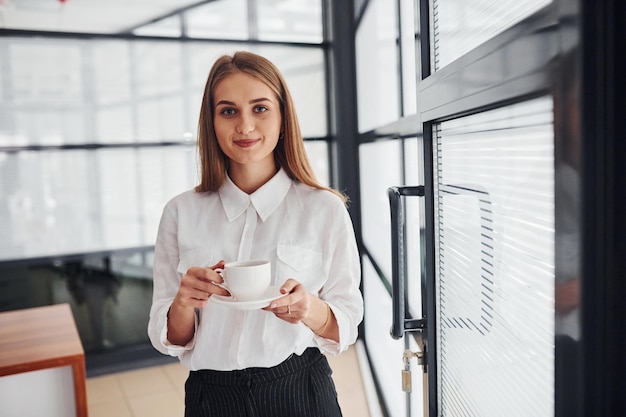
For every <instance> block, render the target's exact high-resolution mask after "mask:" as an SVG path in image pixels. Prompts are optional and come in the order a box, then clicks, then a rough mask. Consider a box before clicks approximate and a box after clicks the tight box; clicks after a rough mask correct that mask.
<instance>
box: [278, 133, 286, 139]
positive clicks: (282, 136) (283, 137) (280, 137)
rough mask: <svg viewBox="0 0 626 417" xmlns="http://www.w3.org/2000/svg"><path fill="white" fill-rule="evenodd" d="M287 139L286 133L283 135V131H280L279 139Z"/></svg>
mask: <svg viewBox="0 0 626 417" xmlns="http://www.w3.org/2000/svg"><path fill="white" fill-rule="evenodd" d="M283 139H285V135H283V132H280V135H278V140H283Z"/></svg>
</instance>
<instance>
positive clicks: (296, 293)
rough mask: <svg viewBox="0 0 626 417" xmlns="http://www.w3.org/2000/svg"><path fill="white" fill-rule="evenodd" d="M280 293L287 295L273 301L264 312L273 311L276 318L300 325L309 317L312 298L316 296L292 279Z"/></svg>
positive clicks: (286, 282)
mask: <svg viewBox="0 0 626 417" xmlns="http://www.w3.org/2000/svg"><path fill="white" fill-rule="evenodd" d="M280 293H281V294H287V295H285V296H284V297H280V298H279V299H278V300H275V301H273V302H272V303H271V304H270V305H269V306H268V307H265V308H264V309H263V310H266V311H271V312H272V313H274V315H275V316H276V317H278V318H279V319H281V320H285V321H288V322H289V323H299V322H301V321H303V320H304V319H306V318H307V317H308V316H309V314H310V311H309V310H310V309H311V298H313V297H314V296H313V295H311V294H309V293H308V292H307V290H306V289H305V288H304V286H303V285H302V284H300V283H299V282H298V281H296V280H295V279H291V278H290V279H288V280H287V281H285V283H284V284H283V286H282V287H280ZM314 298H317V297H314Z"/></svg>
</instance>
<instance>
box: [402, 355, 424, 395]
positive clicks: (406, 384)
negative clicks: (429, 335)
mask: <svg viewBox="0 0 626 417" xmlns="http://www.w3.org/2000/svg"><path fill="white" fill-rule="evenodd" d="M411 358H417V364H418V365H424V353H423V352H413V351H412V350H410V349H406V350H405V351H404V353H403V354H402V362H403V363H404V369H403V370H402V391H404V392H411V390H412V380H411V363H410V362H411Z"/></svg>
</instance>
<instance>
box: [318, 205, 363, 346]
mask: <svg viewBox="0 0 626 417" xmlns="http://www.w3.org/2000/svg"><path fill="white" fill-rule="evenodd" d="M335 218H336V219H339V220H340V221H339V222H338V224H337V226H336V228H337V231H336V232H337V233H336V234H333V235H334V236H333V237H332V238H331V239H329V242H328V243H331V244H330V245H329V249H330V250H329V253H327V254H326V256H329V259H330V260H331V261H330V266H329V269H328V271H329V276H328V279H327V281H326V283H325V284H324V286H323V287H322V288H321V290H320V292H319V294H318V295H319V297H320V298H321V299H322V300H324V301H326V302H327V303H328V305H329V306H330V308H331V310H332V312H333V314H334V315H335V318H336V319H337V325H338V326H339V342H335V341H333V340H329V339H325V338H323V337H321V336H318V335H315V336H314V337H315V339H316V342H317V343H318V345H319V347H320V349H322V350H323V351H325V352H326V353H329V354H331V355H337V354H339V353H341V352H343V351H344V350H346V349H347V348H348V346H350V345H351V344H353V343H354V342H356V339H357V336H358V326H359V323H361V321H362V320H363V296H362V295H361V291H360V288H359V285H360V283H361V262H360V256H359V252H358V249H357V244H356V239H355V236H354V229H353V227H352V222H351V220H350V216H349V215H348V212H347V210H346V209H345V208H344V207H343V205H342V206H341V208H340V210H339V213H336V216H335Z"/></svg>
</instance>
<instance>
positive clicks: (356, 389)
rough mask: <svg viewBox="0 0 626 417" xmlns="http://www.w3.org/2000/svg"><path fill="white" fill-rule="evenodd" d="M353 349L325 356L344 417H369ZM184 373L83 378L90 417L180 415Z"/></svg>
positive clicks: (155, 370) (178, 369) (166, 369)
mask: <svg viewBox="0 0 626 417" xmlns="http://www.w3.org/2000/svg"><path fill="white" fill-rule="evenodd" d="M356 350H357V348H356V347H355V346H352V347H350V349H348V350H347V351H346V352H344V353H342V354H341V355H339V356H329V357H328V361H329V363H330V366H331V367H332V369H333V378H334V380H335V385H336V387H337V393H338V396H339V404H340V405H341V409H342V411H343V415H344V417H370V412H369V410H368V403H367V397H366V394H365V392H366V390H365V386H364V384H363V380H362V377H361V369H360V367H359V359H358V355H357V352H356ZM186 378H187V372H186V370H185V369H184V368H183V367H182V366H181V365H179V364H178V363H174V364H169V365H161V366H155V367H152V368H144V369H139V370H133V371H127V372H121V373H116V374H109V375H104V376H98V377H92V378H88V379H87V397H88V398H87V401H88V404H89V416H90V417H111V416H115V417H173V416H182V415H183V409H184V402H183V401H184V382H185V379H186Z"/></svg>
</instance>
